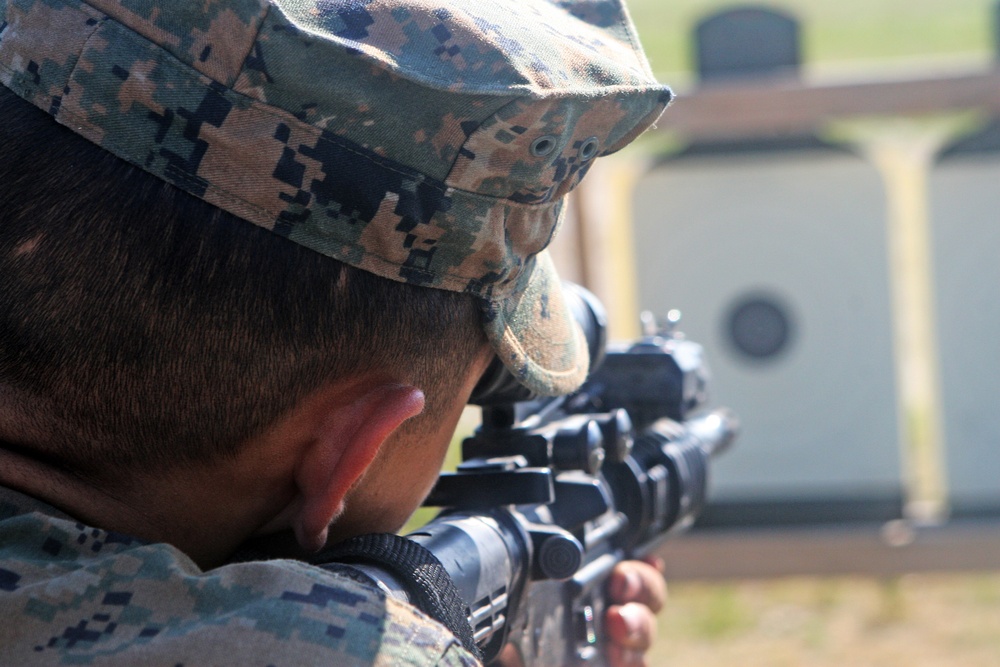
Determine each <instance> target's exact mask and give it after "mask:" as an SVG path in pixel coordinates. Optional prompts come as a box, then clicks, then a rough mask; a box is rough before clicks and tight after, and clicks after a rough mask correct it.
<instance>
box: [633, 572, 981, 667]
mask: <svg viewBox="0 0 1000 667" xmlns="http://www.w3.org/2000/svg"><path fill="white" fill-rule="evenodd" d="M670 592H671V596H670V603H669V607H668V608H667V609H666V610H665V611H664V613H663V615H662V618H661V623H660V628H659V631H660V638H659V640H658V642H657V644H656V646H655V649H654V651H653V654H652V656H651V660H650V664H651V665H654V666H657V667H658V666H661V665H662V666H664V667H688V666H692V667H693V666H695V665H697V666H698V667H713V666H716V665H717V666H720V667H721V666H722V665H725V666H726V667H731V666H733V665H738V666H742V667H758V666H759V667H844V666H850V667H896V666H899V667H997V666H998V665H1000V573H983V574H961V575H954V574H948V575H906V576H903V577H898V578H893V579H885V580H876V579H867V578H834V579H788V580H779V581H763V582H762V581H754V582H733V583H726V584H698V583H680V584H675V585H674V586H672V587H671V591H670Z"/></svg>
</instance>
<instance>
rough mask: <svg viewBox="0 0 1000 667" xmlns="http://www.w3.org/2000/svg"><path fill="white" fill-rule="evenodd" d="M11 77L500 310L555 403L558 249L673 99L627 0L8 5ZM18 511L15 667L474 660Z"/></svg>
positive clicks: (6, 579) (7, 610)
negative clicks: (579, 190) (570, 197)
mask: <svg viewBox="0 0 1000 667" xmlns="http://www.w3.org/2000/svg"><path fill="white" fill-rule="evenodd" d="M0 84H2V85H4V86H6V87H7V88H9V89H10V90H12V91H14V92H15V93H16V94H18V95H19V96H21V97H22V98H24V99H25V100H27V101H29V102H31V103H32V104H34V105H35V106H37V107H39V108H41V109H43V110H45V111H46V112H48V113H49V114H51V115H52V116H53V117H54V118H55V119H56V121H58V122H60V123H62V124H63V125H65V126H66V127H69V128H70V129H72V130H73V131H75V132H77V133H79V134H80V135H82V136H84V137H86V138H87V139H89V140H91V141H93V142H94V143H96V144H98V145H100V146H101V147H103V148H104V149H106V150H107V151H109V152H111V153H113V154H115V155H117V156H118V157H120V158H122V159H124V160H127V161H129V162H130V163H132V164H133V165H135V166H137V167H139V168H141V169H144V170H146V171H148V172H150V173H152V174H154V175H156V176H157V177H159V178H162V179H164V180H166V181H168V182H170V183H172V184H174V185H176V186H177V187H179V188H181V189H183V190H185V191H187V192H189V193H191V194H193V195H195V196H198V197H201V198H202V199H204V200H205V201H207V202H209V203H211V204H213V205H215V206H217V207H219V208H221V209H224V210H226V211H229V212H231V213H234V214H235V215H237V216H238V217H240V218H243V219H245V220H247V221H248V222H250V223H253V224H256V225H259V226H262V227H264V228H267V229H269V230H272V231H274V232H275V233H277V234H280V235H282V236H284V237H286V238H288V239H289V240H291V241H293V242H296V243H299V244H301V245H303V246H306V247H308V248H310V249H312V250H315V251H316V252H319V253H322V254H324V255H327V256H330V257H334V258H336V259H338V260H340V261H343V262H345V263H347V264H350V265H352V266H355V267H358V268H360V269H363V270H365V271H369V272H371V273H374V274H377V275H380V276H383V277H385V278H389V279H392V280H397V281H402V282H408V283H413V284H418V285H423V286H428V287H432V288H439V289H445V290H451V291H456V292H465V293H469V294H471V295H473V296H475V297H477V298H478V299H479V301H480V303H481V304H482V309H483V326H484V330H485V332H486V335H487V338H488V339H489V340H490V342H491V343H492V345H493V347H494V349H495V350H496V352H497V354H498V356H499V357H500V359H501V360H502V361H503V362H504V363H505V364H506V365H507V366H508V368H510V369H511V370H512V371H513V372H514V373H515V374H516V375H517V377H518V378H519V379H520V380H521V381H522V382H523V383H524V384H525V385H527V386H529V387H530V388H532V389H533V390H535V391H536V392H538V393H541V394H547V395H553V394H560V393H565V392H568V391H570V390H572V389H574V388H576V387H577V386H579V385H580V384H581V382H582V381H583V380H584V378H585V376H586V373H587V365H588V355H587V351H586V344H585V342H584V341H583V339H582V334H581V332H580V331H579V327H578V326H576V324H575V322H574V320H573V317H572V316H571V315H570V314H569V312H568V308H567V306H566V304H565V303H564V301H563V297H562V290H561V286H560V282H559V279H558V276H557V275H556V273H555V271H554V269H553V268H552V264H551V261H550V260H549V257H548V254H547V252H546V251H545V247H546V246H547V245H548V243H549V242H550V241H551V239H552V237H553V235H554V234H555V232H556V229H557V227H558V225H559V223H560V222H561V220H562V213H563V203H564V200H565V195H566V193H567V192H569V191H570V190H571V189H572V188H573V187H575V186H576V184H577V183H578V182H579V181H580V179H581V178H582V177H583V176H584V175H585V174H586V173H587V171H588V168H589V166H590V165H591V164H592V160H593V159H595V158H597V157H599V156H602V155H607V154H609V153H612V152H614V151H616V150H618V149H620V148H622V147H623V146H625V145H626V144H627V143H629V142H630V141H632V140H633V139H634V138H635V137H636V136H637V135H638V134H640V133H641V132H642V131H644V130H645V129H646V128H647V127H649V126H650V124H651V123H653V122H654V121H655V120H656V118H657V117H658V116H659V114H660V113H661V112H662V111H663V109H664V108H665V106H666V104H667V103H668V102H669V100H670V92H669V90H668V89H667V88H666V87H664V86H662V85H660V84H659V83H657V82H656V80H655V78H654V77H653V76H652V74H651V72H650V68H649V65H648V63H647V62H646V60H645V57H644V56H643V54H642V51H641V49H640V48H639V47H638V42H637V40H636V38H635V34H634V30H633V28H632V26H631V22H630V20H629V18H628V16H627V14H626V13H625V11H624V8H623V7H622V6H621V5H620V3H619V2H618V1H617V0H579V1H575V2H574V1H571V0H535V1H529V0H507V1H495V0H451V1H449V2H440V1H435V0H350V1H348V0H340V1H338V0H211V1H208V0H170V1H169V2H154V1H153V0H0ZM54 196H59V193H54ZM5 498H6V499H5V500H3V501H2V502H3V505H2V507H0V519H2V522H0V605H2V607H0V608H2V610H3V613H4V618H5V619H8V621H10V619H17V620H16V621H15V622H8V623H7V624H5V626H4V628H3V630H0V661H2V662H4V663H6V664H138V663H142V664H166V665H178V664H220V663H235V664H248V665H255V664H259V665H281V664H303V663H305V664H311V663H319V662H325V663H331V664H369V663H375V664H393V665H396V664H433V663H439V664H456V665H458V664H468V663H469V662H470V661H471V658H470V657H469V655H468V654H467V653H465V652H464V651H463V650H461V649H460V648H459V647H458V646H457V645H456V643H455V641H454V640H453V639H452V638H451V636H450V635H449V634H448V633H447V632H445V631H444V630H443V628H442V627H441V626H438V625H436V624H434V623H433V622H431V621H429V620H427V619H426V618H424V617H423V616H422V615H421V614H419V613H418V612H416V611H414V610H412V609H410V608H408V607H405V606H403V605H400V604H398V603H396V602H394V601H391V600H386V599H384V598H383V597H382V596H380V595H379V594H378V593H377V592H375V591H372V590H371V589H369V588H366V587H364V586H361V585H359V584H357V583H355V582H354V581H352V580H351V579H348V578H344V577H340V576H337V575H334V574H331V573H329V572H326V571H324V570H321V569H318V568H312V567H308V566H305V565H303V564H300V563H295V562H291V561H273V562H264V563H256V564H244V565H234V566H228V567H225V568H220V569H219V570H215V571H212V572H201V571H199V570H198V569H197V567H196V566H195V565H194V564H193V563H192V562H191V561H190V560H189V559H188V558H186V557H185V556H184V555H183V554H181V553H179V552H178V551H177V550H175V549H173V548H172V547H169V546H166V545H162V544H144V543H142V542H140V541H138V540H135V539H132V538H129V537H125V536H122V535H113V534H109V533H106V532H104V531H101V530H100V529H98V528H90V527H87V526H83V525H82V524H79V523H77V522H76V521H75V520H73V519H71V518H68V517H65V516H63V515H61V514H59V513H58V512H57V511H55V510H53V509H52V508H49V507H45V506H42V505H41V504H39V503H37V502H34V501H30V500H29V499H26V498H24V497H20V496H15V495H14V494H11V493H6V494H5ZM223 637H224V638H225V641H224V642H220V638H223ZM373 656H374V657H373Z"/></svg>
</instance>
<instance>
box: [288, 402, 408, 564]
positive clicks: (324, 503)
mask: <svg viewBox="0 0 1000 667" xmlns="http://www.w3.org/2000/svg"><path fill="white" fill-rule="evenodd" d="M423 407H424V395H423V393H422V392H421V391H420V390H419V389H417V388H416V387H412V386H403V385H395V384H383V385H379V386H376V387H374V388H372V389H369V390H367V391H365V392H363V393H361V394H360V395H356V396H354V397H351V398H349V399H347V400H342V401H334V402H333V405H330V406H329V408H328V409H327V411H326V412H325V413H323V414H322V416H321V417H317V419H316V425H315V430H314V432H313V439H312V441H311V443H310V444H309V445H308V446H307V447H306V448H305V449H304V450H303V451H302V453H301V455H300V458H299V462H298V465H297V466H296V468H295V483H296V485H297V486H298V489H299V494H300V501H301V502H300V504H299V506H298V507H297V509H296V513H295V517H294V518H293V526H294V529H295V536H296V538H297V540H298V542H299V545H300V546H301V547H302V548H303V549H306V550H307V551H311V552H312V551H319V550H320V549H322V548H323V545H324V544H325V543H326V537H327V527H328V526H329V525H330V522H331V521H333V519H334V518H335V517H336V516H337V515H338V514H339V513H340V511H341V509H342V506H343V502H344V496H345V495H346V494H347V492H348V490H350V488H351V487H352V486H353V485H354V482H356V481H357V480H358V478H359V477H361V475H362V474H363V473H364V472H365V470H367V469H368V466H369V465H370V464H371V462H372V460H373V459H374V458H375V455H376V454H377V453H378V450H379V448H380V447H381V446H382V443H383V442H385V440H386V439H387V438H388V437H389V436H390V435H391V434H392V432H393V431H395V430H396V429H397V428H399V425H400V424H402V423H403V422H404V421H406V420H407V419H409V418H410V417H413V416H415V415H417V414H419V413H420V411H421V410H423Z"/></svg>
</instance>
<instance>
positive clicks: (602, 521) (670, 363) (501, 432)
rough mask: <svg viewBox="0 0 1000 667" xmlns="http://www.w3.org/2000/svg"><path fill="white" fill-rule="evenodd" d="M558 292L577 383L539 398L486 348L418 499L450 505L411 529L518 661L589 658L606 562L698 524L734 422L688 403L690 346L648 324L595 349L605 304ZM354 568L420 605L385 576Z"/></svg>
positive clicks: (594, 654) (696, 371)
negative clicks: (467, 416) (446, 452)
mask: <svg viewBox="0 0 1000 667" xmlns="http://www.w3.org/2000/svg"><path fill="white" fill-rule="evenodd" d="M567 298H568V299H569V300H570V302H571V306H572V308H573V310H574V314H575V317H576V319H577V321H578V322H580V324H581V326H582V327H583V328H584V331H585V332H586V334H587V339H588V344H589V347H590V354H591V360H592V364H591V366H592V368H594V370H593V371H592V373H591V375H590V376H589V378H588V380H587V382H586V384H585V385H584V386H583V387H582V388H581V389H580V390H579V391H577V392H576V393H573V394H571V395H568V396H560V397H557V398H542V399H540V398H536V397H534V396H532V395H531V394H530V393H529V392H528V391H527V390H526V389H524V388H523V387H521V386H520V385H519V384H518V383H517V382H516V380H515V379H514V377H513V376H512V375H511V374H510V373H509V372H506V371H505V370H503V366H502V365H501V364H500V363H499V360H495V362H494V364H493V366H491V368H490V370H489V371H487V373H486V375H485V376H484V378H483V380H482V381H481V382H480V383H479V385H478V386H477V388H476V390H475V392H474V394H473V401H472V402H473V403H475V404H478V405H480V406H482V407H483V420H482V425H481V427H480V428H479V429H478V430H477V432H476V434H475V435H474V436H472V437H470V438H468V439H466V440H465V441H464V443H463V446H462V459H463V463H462V464H461V465H460V466H459V467H458V472H456V473H453V474H443V475H442V476H441V479H440V480H439V482H438V484H437V486H436V487H435V489H434V490H433V491H432V493H431V495H430V497H429V498H428V499H427V501H426V502H425V505H429V506H436V507H444V508H446V509H445V510H444V511H443V512H442V513H441V514H440V515H438V516H437V518H435V519H434V520H432V521H431V522H430V523H428V524H427V525H426V526H424V527H423V528H421V529H420V530H418V531H417V532H415V533H412V534H410V535H408V536H407V537H408V538H409V539H410V540H413V541H415V542H417V543H419V544H420V545H422V546H423V547H425V548H426V549H427V550H429V551H430V552H431V553H432V554H433V555H434V556H435V557H436V558H437V559H438V560H439V561H440V563H441V564H442V565H443V566H444V569H445V570H446V571H447V574H448V575H450V577H451V579H452V580H453V581H454V583H455V584H456V586H457V589H458V593H459V595H460V597H461V598H462V601H464V603H465V604H466V605H467V609H466V612H467V615H468V620H469V623H470V625H471V626H472V632H473V637H474V640H475V643H476V645H477V646H478V647H479V649H480V650H481V651H482V654H483V656H484V658H485V662H487V663H488V662H490V661H492V660H493V659H495V658H496V657H497V656H498V655H499V653H500V651H501V650H502V649H503V648H504V647H505V646H506V645H507V644H508V643H509V644H513V645H514V647H515V648H516V649H517V650H518V652H519V654H520V658H521V661H522V662H523V664H524V665H526V666H529V667H530V666H532V665H545V666H547V667H552V666H556V665H577V664H600V663H601V662H602V660H603V653H602V650H601V638H602V636H603V628H602V622H603V617H604V610H605V603H604V587H605V582H606V579H607V578H608V576H609V574H610V573H611V570H612V568H614V566H615V565H616V564H617V563H619V562H621V561H622V560H629V559H633V558H641V557H643V556H645V555H647V554H650V553H651V552H654V551H655V550H656V548H657V546H658V545H659V544H660V542H661V541H662V540H663V539H664V537H665V536H666V535H667V534H668V533H670V532H673V531H676V530H678V529H682V528H685V527H687V526H689V525H690V524H691V523H692V522H693V521H694V519H695V517H696V516H697V515H698V513H699V511H700V510H701V508H702V505H703V504H704V502H705V492H706V486H707V478H708V467H709V457H710V456H711V455H713V454H715V453H718V452H720V451H721V450H723V449H725V448H726V447H727V446H728V445H729V444H730V443H731V442H732V440H733V439H734V437H735V435H736V431H737V421H736V418H735V416H734V415H733V414H732V413H730V412H729V411H727V410H715V411H712V412H706V413H701V414H696V413H697V412H698V411H699V410H701V409H703V407H704V405H705V404H706V400H707V397H706V384H707V379H708V373H707V369H706V367H705V364H704V363H703V360H702V348H701V346H699V345H697V344H695V343H693V342H691V341H688V340H685V339H684V338H683V337H682V336H680V335H678V334H675V333H673V332H672V331H657V330H653V329H651V328H649V327H648V325H649V322H647V329H648V330H647V335H646V336H645V337H643V338H642V339H641V340H639V341H638V342H637V343H635V344H633V345H630V346H628V347H624V348H612V349H607V347H606V338H605V336H606V333H605V332H606V325H605V318H604V311H603V307H602V306H601V304H600V303H599V302H598V301H597V299H596V298H595V297H594V296H593V295H592V294H590V293H589V292H586V291H585V290H583V289H582V288H579V287H576V286H572V285H570V286H568V287H567ZM602 362H603V363H602ZM355 567H359V568H360V569H361V570H362V571H364V572H365V573H366V574H368V575H369V576H371V577H372V578H374V579H375V580H377V581H378V582H379V583H380V585H381V586H382V587H383V588H385V589H386V590H387V591H388V592H389V593H391V594H393V595H396V596H398V597H401V598H403V599H406V600H408V601H411V602H415V603H416V602H417V601H416V600H414V599H413V597H412V594H411V589H410V587H409V586H408V585H407V584H406V583H402V582H401V581H399V580H398V579H397V578H396V577H395V576H394V575H393V574H391V573H390V572H387V571H386V570H384V569H382V568H379V567H377V566H371V565H366V564H365V563H361V564H355Z"/></svg>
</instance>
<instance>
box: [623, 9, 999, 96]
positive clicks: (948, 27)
mask: <svg viewBox="0 0 1000 667" xmlns="http://www.w3.org/2000/svg"><path fill="white" fill-rule="evenodd" d="M731 4H732V3H729V2H723V1H721V0H632V1H631V2H629V7H630V8H631V10H632V18H633V19H634V20H635V22H636V25H637V27H638V29H639V35H640V38H641V39H642V42H643V46H644V47H645V49H646V51H647V53H648V54H649V57H650V61H651V62H652V64H653V69H654V71H656V72H657V73H659V74H660V75H662V76H664V78H665V79H666V80H668V82H669V79H670V77H669V75H670V74H676V73H684V72H689V71H690V70H691V69H692V67H693V62H692V61H693V58H692V55H691V53H692V48H691V38H690V35H691V33H692V30H693V28H694V26H695V24H696V23H697V22H698V21H699V20H700V19H701V18H703V17H704V16H706V15H708V14H710V13H713V12H716V11H718V10H720V9H722V8H724V7H727V6H731ZM762 4H766V5H768V6H772V7H774V8H776V9H780V10H784V11H786V12H789V13H791V14H793V15H795V16H797V17H798V18H799V20H800V21H801V23H802V36H803V45H802V46H803V53H804V59H805V65H806V66H807V67H816V66H820V67H823V66H831V65H841V64H857V63H864V62H866V61H873V60H880V59H881V60H885V59H892V60H896V59H904V58H922V59H923V58H928V57H949V58H950V57H966V56H967V57H969V58H989V54H990V53H992V52H993V50H994V49H993V31H992V25H993V9H992V8H993V5H994V4H995V2H994V0H785V1H783V2H766V3H762Z"/></svg>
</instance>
